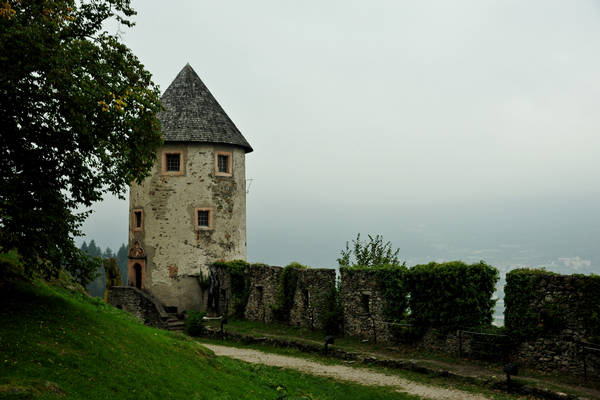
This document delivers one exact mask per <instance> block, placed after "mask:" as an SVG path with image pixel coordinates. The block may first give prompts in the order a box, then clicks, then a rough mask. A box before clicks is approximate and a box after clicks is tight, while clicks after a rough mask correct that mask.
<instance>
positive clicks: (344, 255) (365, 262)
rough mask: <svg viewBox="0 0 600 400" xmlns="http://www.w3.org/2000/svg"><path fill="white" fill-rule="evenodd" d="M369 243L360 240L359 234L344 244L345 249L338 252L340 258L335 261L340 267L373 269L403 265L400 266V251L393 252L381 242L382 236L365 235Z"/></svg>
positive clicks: (390, 247) (388, 244) (387, 243)
mask: <svg viewBox="0 0 600 400" xmlns="http://www.w3.org/2000/svg"><path fill="white" fill-rule="evenodd" d="M367 236H368V237H369V241H368V242H367V241H363V240H360V233H359V234H357V235H356V239H353V240H352V248H350V243H348V242H346V248H345V249H343V250H342V251H341V252H340V256H341V257H340V258H338V259H337V261H338V264H339V266H340V267H350V266H361V267H373V266H378V265H405V264H406V263H404V262H403V263H402V264H400V261H399V260H398V254H399V253H400V249H396V250H393V249H392V244H391V243H390V242H386V243H384V242H383V236H381V235H376V236H375V237H373V236H371V235H367Z"/></svg>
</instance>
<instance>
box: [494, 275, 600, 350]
mask: <svg viewBox="0 0 600 400" xmlns="http://www.w3.org/2000/svg"><path fill="white" fill-rule="evenodd" d="M543 282H546V284H548V283H550V284H551V285H552V286H558V287H562V291H563V295H562V296H558V295H557V294H556V293H547V292H546V289H544V286H543V285H542V283H543ZM548 294H549V295H550V296H551V298H552V300H551V301H548V302H546V301H545V297H546V295H548ZM504 305H505V314H504V317H505V320H504V323H505V326H506V330H507V332H508V333H509V334H510V335H511V336H512V337H513V338H514V339H515V341H516V342H523V341H527V340H534V339H536V338H538V337H542V336H549V335H553V334H556V333H559V332H560V331H561V330H562V329H564V327H565V325H566V323H567V318H568V317H569V316H570V317H572V318H574V319H577V320H581V321H582V322H583V328H584V329H585V331H586V338H587V339H588V340H591V341H593V342H596V343H600V276H597V275H590V276H586V275H579V274H577V275H559V274H556V273H554V272H550V271H546V270H544V269H515V270H512V271H510V272H509V273H508V274H506V286H505V287H504Z"/></svg>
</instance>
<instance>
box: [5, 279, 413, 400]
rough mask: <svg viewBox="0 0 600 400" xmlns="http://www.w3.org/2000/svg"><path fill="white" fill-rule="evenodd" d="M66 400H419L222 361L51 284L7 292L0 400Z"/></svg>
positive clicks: (23, 286)
mask: <svg viewBox="0 0 600 400" xmlns="http://www.w3.org/2000/svg"><path fill="white" fill-rule="evenodd" d="M19 388H22V391H21V392H20V393H18V392H19V390H18V389H19ZM278 388H279V389H278ZM282 388H283V389H282ZM64 395H66V398H73V399H115V398H118V399H140V398H144V399H161V400H165V399H244V398H250V399H252V398H260V399H277V398H290V399H291V398H305V399H311V398H313V399H317V398H318V399H334V398H336V399H340V398H347V399H373V398H378V399H392V398H393V399H409V398H414V397H410V396H406V395H403V394H398V393H394V392H392V391H390V390H389V389H380V388H368V387H363V386H359V385H351V384H342V383H339V382H335V381H333V380H329V379H324V378H318V377H312V376H308V375H304V374H300V373H297V372H295V371H289V370H281V369H277V368H272V367H265V366H253V365H249V364H245V363H242V362H239V361H235V360H230V359H226V358H216V357H214V356H213V355H212V354H210V353H209V352H208V351H207V350H205V349H204V348H203V347H201V346H200V345H198V344H197V343H195V342H194V341H193V340H190V339H187V338H186V337H184V336H182V335H179V334H173V333H170V332H166V331H161V330H157V329H152V328H149V327H146V326H143V325H141V324H139V323H138V322H137V321H135V320H134V319H133V318H132V317H131V316H129V315H128V314H126V313H124V312H122V311H120V310H117V309H115V308H112V307H110V306H107V305H105V304H103V303H102V302H101V301H99V300H97V299H92V298H89V297H87V296H85V295H83V294H80V293H74V292H72V291H68V290H66V289H63V288H59V287H54V286H48V285H46V284H45V283H41V282H38V283H36V284H35V285H33V286H32V285H30V284H23V283H21V284H16V285H14V286H12V287H10V288H7V287H3V288H1V289H0V398H13V399H27V398H43V399H53V398H65V397H64ZM286 396H287V397H286Z"/></svg>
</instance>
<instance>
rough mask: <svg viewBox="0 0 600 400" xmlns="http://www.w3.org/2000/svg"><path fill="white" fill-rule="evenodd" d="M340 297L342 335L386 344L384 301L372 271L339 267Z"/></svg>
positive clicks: (387, 336)
mask: <svg viewBox="0 0 600 400" xmlns="http://www.w3.org/2000/svg"><path fill="white" fill-rule="evenodd" d="M340 273H341V276H342V287H341V291H340V296H341V300H342V309H343V313H344V335H347V336H357V337H361V338H364V339H369V340H375V341H383V342H385V341H390V340H391V336H390V332H389V329H388V328H389V327H388V324H387V323H385V321H384V320H385V318H384V309H385V298H384V296H383V293H382V292H381V290H380V288H379V285H378V284H377V277H376V275H375V273H374V271H368V270H349V269H346V268H341V269H340Z"/></svg>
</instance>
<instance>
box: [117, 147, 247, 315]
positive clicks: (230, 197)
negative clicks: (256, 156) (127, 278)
mask: <svg viewBox="0 0 600 400" xmlns="http://www.w3.org/2000/svg"><path fill="white" fill-rule="evenodd" d="M174 151H180V152H181V154H182V157H183V171H182V173H181V174H180V175H164V174H163V173H162V167H161V162H162V161H161V160H162V153H163V152H174ZM217 151H226V152H231V153H232V163H233V165H232V176H216V173H215V152H217ZM244 163H245V153H244V149H243V148H241V147H236V146H227V145H223V146H219V145H210V144H176V145H175V144H165V146H163V147H162V148H161V150H160V154H159V159H158V160H157V163H156V164H155V166H154V168H153V169H152V175H151V176H150V177H148V178H147V179H146V180H144V181H143V182H142V184H140V185H136V184H132V185H131V188H130V230H129V247H130V248H132V247H133V246H134V244H135V242H136V241H139V243H140V245H141V247H142V248H143V249H144V251H145V254H146V257H147V263H146V276H145V282H144V287H145V288H146V289H148V290H149V291H150V292H151V293H152V294H153V295H154V296H156V297H157V298H158V299H159V300H160V301H161V302H162V303H163V304H164V305H165V306H167V307H177V308H178V310H179V311H182V310H186V309H187V310H189V309H204V308H205V307H206V304H205V302H206V300H207V298H206V295H202V292H201V289H200V286H199V285H198V280H197V278H198V277H200V275H201V274H204V276H207V275H208V266H209V265H210V264H211V263H212V262H214V261H216V260H234V259H245V258H246V181H245V164H244ZM196 208H211V209H212V216H213V221H212V224H213V229H209V230H197V229H196V228H195V219H196V215H195V210H196ZM136 209H141V210H143V229H142V231H135V230H134V229H133V224H134V218H133V210H136Z"/></svg>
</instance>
